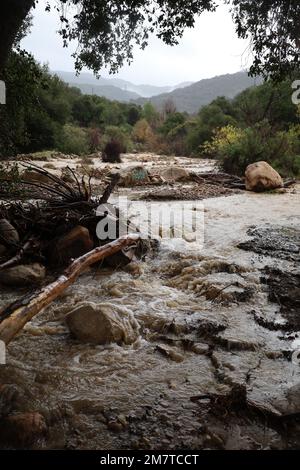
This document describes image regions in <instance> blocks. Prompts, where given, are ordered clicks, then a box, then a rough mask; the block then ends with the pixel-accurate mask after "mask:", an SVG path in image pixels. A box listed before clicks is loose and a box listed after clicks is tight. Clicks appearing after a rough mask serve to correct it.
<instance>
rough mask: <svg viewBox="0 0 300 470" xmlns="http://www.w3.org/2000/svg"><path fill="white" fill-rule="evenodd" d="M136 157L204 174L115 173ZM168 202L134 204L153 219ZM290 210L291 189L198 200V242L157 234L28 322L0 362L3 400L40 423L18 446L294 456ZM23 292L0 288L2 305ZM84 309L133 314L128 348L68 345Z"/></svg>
mask: <svg viewBox="0 0 300 470" xmlns="http://www.w3.org/2000/svg"><path fill="white" fill-rule="evenodd" d="M134 160H135V163H139V164H141V163H142V164H144V165H146V166H149V167H152V166H153V165H158V163H159V164H161V165H162V166H164V165H168V164H174V163H176V162H177V163H176V164H179V165H180V164H182V163H183V162H184V163H185V164H186V165H187V166H188V167H189V169H193V171H197V172H199V173H201V172H204V171H210V170H211V169H212V168H213V162H209V161H206V162H203V163H202V162H201V161H199V160H193V159H188V160H184V159H172V160H169V161H168V162H165V161H164V162H162V160H161V158H160V157H155V156H151V155H142V156H140V157H137V156H129V157H127V158H126V159H125V162H124V164H123V165H127V164H128V162H129V161H130V163H134ZM71 163H73V164H74V162H71ZM75 163H76V162H75ZM65 164H66V162H60V163H59V165H61V167H63V166H64V165H65ZM94 164H96V165H98V163H97V162H94ZM75 166H76V165H75ZM138 193H139V195H140V194H142V193H143V188H140V189H139V190H136V191H132V189H131V188H123V189H122V190H120V194H121V195H123V196H124V195H126V196H128V197H129V199H131V201H132V208H133V209H134V201H135V199H137V194H138ZM117 196H118V194H115V195H114V196H113V197H112V199H111V202H117ZM179 202H180V201H176V203H175V201H173V202H172V201H163V202H159V203H150V202H145V204H146V206H147V205H150V204H153V207H154V209H153V211H154V212H155V211H160V210H162V209H163V207H164V205H165V206H166V207H170V205H171V207H172V205H174V207H175V204H176V207H179V206H180V204H179V205H178V203H179ZM299 203H300V188H299V185H298V186H297V185H296V186H295V187H293V188H291V189H289V190H287V191H286V192H284V193H269V194H255V193H248V192H244V191H241V192H239V193H237V194H232V195H230V196H226V197H225V196H224V197H216V198H211V199H204V200H202V201H201V204H200V203H199V205H197V207H196V208H190V209H187V210H190V211H193V212H195V213H196V219H197V220H198V222H199V224H198V226H197V230H198V233H196V235H197V236H196V240H194V238H191V237H189V236H187V237H185V238H183V239H172V238H165V239H164V238H163V239H162V240H161V243H160V247H159V249H158V251H157V252H156V253H149V254H148V256H147V257H146V259H145V260H144V261H140V262H133V263H131V264H130V265H128V266H127V267H126V268H124V269H122V270H110V269H108V268H97V269H91V270H90V271H88V272H86V273H85V274H84V275H82V276H81V277H80V279H79V280H78V281H77V282H76V283H75V284H74V285H73V286H72V287H70V288H69V289H68V290H67V291H66V292H65V293H64V294H63V296H62V297H61V298H60V299H59V300H57V301H55V302H54V303H53V304H52V305H51V306H49V307H48V308H47V309H46V310H45V311H44V312H42V313H41V314H39V315H38V316H37V317H36V318H35V319H34V320H33V321H32V322H30V323H29V324H28V325H27V326H26V327H25V329H24V331H23V332H22V333H21V334H20V335H19V336H18V337H17V338H16V339H15V340H14V341H13V342H12V343H11V344H10V345H9V348H8V352H7V365H5V366H0V378H1V382H2V383H4V384H6V385H7V391H6V393H5V394H4V396H2V395H3V394H2V395H0V397H1V398H0V402H1V400H2V401H3V400H4V402H3V403H2V405H3V406H6V407H9V408H10V409H11V410H12V411H14V412H16V413H17V412H21V411H22V412H24V411H26V412H28V411H32V412H33V411H37V412H39V413H40V414H41V415H42V416H43V417H44V419H45V423H46V428H47V429H46V431H45V432H44V433H43V435H41V436H40V437H39V438H38V439H35V440H34V442H30V443H25V442H24V444H23V445H24V446H25V447H26V446H27V447H31V448H32V447H33V448H43V449H49V448H59V449H180V448H186V449H270V448H272V449H285V448H299V446H300V421H299V413H300V359H298V356H297V351H298V350H300V310H299V279H300V277H299V273H300V271H299V228H300V211H299ZM133 212H134V211H133ZM132 217H134V214H133V215H132ZM22 293H23V291H20V292H18V291H11V290H4V289H3V288H2V289H1V300H0V305H1V306H3V305H5V304H6V303H9V302H10V301H12V300H13V299H15V298H17V297H18V296H20V295H21V294H22ZM83 301H89V302H90V301H91V302H95V303H102V304H109V305H110V306H112V307H114V306H117V307H119V308H120V309H122V310H124V312H125V314H128V315H129V314H132V315H133V316H134V317H135V319H136V321H137V323H138V328H139V337H138V339H137V340H136V341H135V342H134V344H132V345H130V346H123V345H114V344H112V345H106V346H92V345H87V344H81V343H79V342H78V341H75V340H74V339H72V338H71V337H70V334H69V331H68V328H67V326H66V324H65V315H66V313H67V312H69V311H70V310H71V309H72V308H74V306H76V305H77V304H78V303H80V302H83ZM0 405H1V403H0ZM0 408H1V406H0ZM6 445H7V446H9V445H10V444H9V443H7V444H6Z"/></svg>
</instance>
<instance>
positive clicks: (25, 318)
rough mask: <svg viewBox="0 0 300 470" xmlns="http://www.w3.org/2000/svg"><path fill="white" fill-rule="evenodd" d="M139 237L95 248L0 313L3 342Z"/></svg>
mask: <svg viewBox="0 0 300 470" xmlns="http://www.w3.org/2000/svg"><path fill="white" fill-rule="evenodd" d="M139 238H140V237H139V235H134V234H133V235H128V236H126V237H122V238H119V239H117V240H115V241H113V242H111V243H108V244H107V245H104V246H101V247H98V248H95V249H94V250H92V251H90V252H89V253H86V254H85V255H83V256H81V257H80V258H77V259H76V260H75V261H74V262H73V263H72V264H71V265H70V266H69V267H68V268H67V269H66V271H65V272H64V273H63V274H62V275H61V276H59V278H58V279H57V280H56V281H54V282H52V283H51V284H48V285H47V286H45V287H43V288H42V289H41V290H39V291H38V292H36V293H35V294H34V295H31V296H30V297H28V296H26V297H24V298H23V299H20V300H19V301H17V302H14V303H13V304H11V305H9V306H8V307H7V308H5V309H4V310H2V312H0V321H1V319H2V321H1V323H0V340H1V341H3V342H4V343H5V344H8V343H9V342H10V341H11V340H12V339H13V338H14V337H15V335H16V334H17V333H18V332H19V331H20V330H21V329H22V328H23V327H24V326H25V325H26V323H28V322H29V321H30V320H31V319H32V318H33V317H34V316H35V315H37V314H38V313H39V312H40V311H41V310H42V309H44V308H45V307H47V306H48V305H49V304H50V303H51V302H52V301H53V300H55V299H57V297H59V296H60V295H61V293H62V292H63V291H64V290H65V289H66V288H67V287H69V286H70V285H71V284H73V283H74V282H75V281H76V279H77V278H78V277H79V275H80V274H81V273H82V272H83V271H84V270H85V269H86V268H87V267H89V266H91V265H92V264H94V263H97V262H98V261H101V260H103V259H104V258H107V257H108V256H111V255H114V254H115V253H117V252H119V251H121V250H122V249H124V248H125V247H127V246H130V245H131V244H132V243H135V242H136V241H138V240H139Z"/></svg>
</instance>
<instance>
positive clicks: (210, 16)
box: [22, 1, 249, 85]
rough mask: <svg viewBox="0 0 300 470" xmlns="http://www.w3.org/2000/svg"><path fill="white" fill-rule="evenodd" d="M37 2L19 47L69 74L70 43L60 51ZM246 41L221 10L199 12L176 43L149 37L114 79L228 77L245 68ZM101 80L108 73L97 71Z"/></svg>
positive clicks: (53, 17)
mask: <svg viewBox="0 0 300 470" xmlns="http://www.w3.org/2000/svg"><path fill="white" fill-rule="evenodd" d="M44 5H45V2H44V1H41V2H39V4H38V7H37V8H36V10H35V11H34V25H33V27H32V30H31V34H30V35H28V36H27V38H25V40H24V41H23V43H22V45H23V47H24V48H25V49H26V50H27V51H30V52H32V53H33V55H34V56H35V58H36V59H37V60H38V61H40V62H41V63H48V64H49V66H50V69H51V70H63V71H73V70H74V66H73V59H72V57H71V54H72V52H73V50H74V47H75V46H74V45H73V46H69V47H68V48H63V47H62V41H61V38H60V36H59V35H58V34H57V33H56V31H57V29H58V27H59V23H58V17H57V13H56V12H51V13H46V12H45V11H44ZM246 50H247V43H246V42H245V41H243V40H240V39H238V38H237V36H236V33H235V29H234V25H233V22H232V20H231V16H230V13H229V11H228V9H227V7H225V6H221V7H219V8H218V10H217V12H216V13H204V14H203V15H202V16H201V17H200V18H199V19H198V20H197V22H196V27H195V28H194V29H187V30H186V31H185V33H184V36H183V38H182V39H181V41H180V45H178V46H175V47H170V46H166V45H165V44H163V43H162V41H160V40H159V39H157V38H155V37H153V38H151V40H150V43H149V46H148V47H147V49H146V50H144V51H140V50H138V49H137V50H136V51H135V54H134V61H133V63H132V65H131V66H127V65H126V66H124V67H123V68H122V69H121V70H120V72H119V74H118V75H117V76H118V77H119V78H123V79H124V80H129V81H131V82H134V83H137V84H141V83H147V84H152V85H175V84H178V83H180V82H184V81H198V80H201V79H202V78H209V77H213V76H215V75H222V74H225V73H234V72H237V71H239V70H241V69H244V68H246V67H247V66H249V57H248V54H247V53H245V51H246ZM102 76H103V77H108V74H107V73H106V72H105V71H103V73H102Z"/></svg>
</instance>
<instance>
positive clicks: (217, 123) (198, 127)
mask: <svg viewBox="0 0 300 470" xmlns="http://www.w3.org/2000/svg"><path fill="white" fill-rule="evenodd" d="M234 115H235V111H234V108H233V106H232V104H231V103H230V101H229V100H227V99H226V98H223V97H221V98H217V99H216V100H214V101H213V102H212V103H211V104H209V105H207V106H204V107H203V108H202V109H201V110H200V111H199V114H198V117H197V118H196V119H195V120H194V121H192V122H190V126H189V131H188V135H187V139H186V140H187V142H186V144H187V149H188V151H189V152H190V153H192V154H195V155H199V153H200V147H201V145H203V144H204V142H206V141H208V140H210V139H211V138H212V136H213V134H214V132H215V130H216V129H219V128H221V127H224V126H227V125H235V123H236V121H235V118H234Z"/></svg>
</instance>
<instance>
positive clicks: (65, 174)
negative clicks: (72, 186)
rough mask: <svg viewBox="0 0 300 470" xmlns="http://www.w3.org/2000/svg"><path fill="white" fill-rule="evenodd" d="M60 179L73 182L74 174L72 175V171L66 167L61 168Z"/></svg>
mask: <svg viewBox="0 0 300 470" xmlns="http://www.w3.org/2000/svg"><path fill="white" fill-rule="evenodd" d="M60 177H61V179H62V180H63V181H65V182H66V183H75V182H76V180H75V176H74V175H73V173H72V171H71V170H70V168H68V167H66V168H63V169H62V170H61V176H60Z"/></svg>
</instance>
